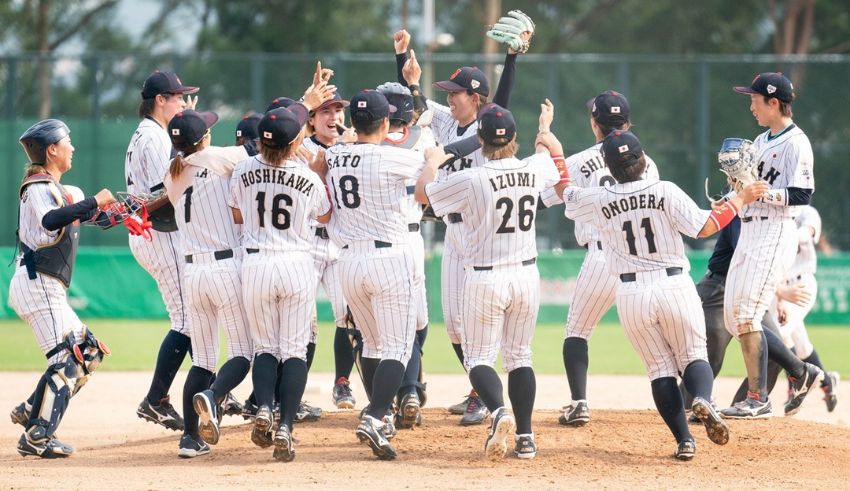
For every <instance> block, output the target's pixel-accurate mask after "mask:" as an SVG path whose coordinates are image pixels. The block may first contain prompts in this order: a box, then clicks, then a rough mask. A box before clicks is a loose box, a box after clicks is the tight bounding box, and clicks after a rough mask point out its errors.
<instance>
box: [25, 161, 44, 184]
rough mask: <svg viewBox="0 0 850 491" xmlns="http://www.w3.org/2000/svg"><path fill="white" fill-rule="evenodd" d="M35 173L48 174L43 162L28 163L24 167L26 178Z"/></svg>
mask: <svg viewBox="0 0 850 491" xmlns="http://www.w3.org/2000/svg"><path fill="white" fill-rule="evenodd" d="M35 174H47V169H45V168H44V165H43V164H28V165H27V167H26V168H25V169H24V180H26V179H27V178H28V177H30V176H32V175H35Z"/></svg>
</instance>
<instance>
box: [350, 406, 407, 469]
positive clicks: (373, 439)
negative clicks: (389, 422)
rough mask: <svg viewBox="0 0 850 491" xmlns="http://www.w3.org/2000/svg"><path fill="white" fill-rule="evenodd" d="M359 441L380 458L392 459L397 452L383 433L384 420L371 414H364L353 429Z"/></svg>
mask: <svg viewBox="0 0 850 491" xmlns="http://www.w3.org/2000/svg"><path fill="white" fill-rule="evenodd" d="M355 434H356V435H357V439H358V440H360V443H365V444H367V445H369V447H370V448H371V449H372V453H373V454H375V456H376V457H378V458H379V459H381V460H393V459H395V458H396V457H397V456H398V454H397V453H396V451H395V449H394V448H393V447H392V445H390V442H389V440H387V437H386V436H385V435H384V422H383V421H378V420H377V419H375V418H373V417H372V416H368V415H367V416H364V417H363V419H362V420H360V425H359V426H357V431H355Z"/></svg>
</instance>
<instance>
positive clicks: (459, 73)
mask: <svg viewBox="0 0 850 491" xmlns="http://www.w3.org/2000/svg"><path fill="white" fill-rule="evenodd" d="M434 87H437V88H438V89H442V90H445V91H448V92H464V91H467V90H471V91H472V92H475V93H476V94H480V95H483V96H484V97H487V96H488V95H490V83H489V82H487V77H486V76H485V75H484V72H482V71H481V70H479V69H478V67H475V66H463V67H460V68H458V69H457V70H455V72H454V73H452V76H451V77H449V79H448V80H443V81H441V82H434Z"/></svg>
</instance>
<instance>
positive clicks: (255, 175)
mask: <svg viewBox="0 0 850 491" xmlns="http://www.w3.org/2000/svg"><path fill="white" fill-rule="evenodd" d="M239 177H240V178H241V179H240V180H241V181H242V186H243V187H246V188H247V187H249V186H251V185H253V184H261V183H262V184H280V185H282V186H289V187H291V188H294V189H296V190H298V191H301V192H302V193H304V194H306V195H307V196H312V195H313V188H314V186H313V183H312V182H310V179H309V178H307V177H306V176H299V175H295V174H292V173H290V172H287V171H286V170H285V169H277V168H269V169H254V170H252V171H248V172H246V173H244V174H242V175H241V176H239Z"/></svg>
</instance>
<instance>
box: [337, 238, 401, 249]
mask: <svg viewBox="0 0 850 491" xmlns="http://www.w3.org/2000/svg"><path fill="white" fill-rule="evenodd" d="M392 246H393V244H392V242H384V241H383V240H376V241H375V249H385V248H387V247H392ZM342 248H343V249H348V246H347V245H344V246H342Z"/></svg>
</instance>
